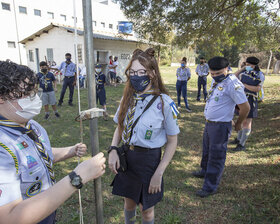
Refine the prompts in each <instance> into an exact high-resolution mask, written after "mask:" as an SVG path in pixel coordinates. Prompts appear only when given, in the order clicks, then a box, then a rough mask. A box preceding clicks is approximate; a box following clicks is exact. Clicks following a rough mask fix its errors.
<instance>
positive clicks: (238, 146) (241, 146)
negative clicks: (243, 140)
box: [232, 144, 246, 152]
mask: <svg viewBox="0 0 280 224" xmlns="http://www.w3.org/2000/svg"><path fill="white" fill-rule="evenodd" d="M232 150H233V151H235V152H238V151H245V150H246V148H245V146H243V145H241V144H238V145H237V146H236V147H235V148H234V149H232Z"/></svg>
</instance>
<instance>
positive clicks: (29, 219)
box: [0, 61, 105, 224]
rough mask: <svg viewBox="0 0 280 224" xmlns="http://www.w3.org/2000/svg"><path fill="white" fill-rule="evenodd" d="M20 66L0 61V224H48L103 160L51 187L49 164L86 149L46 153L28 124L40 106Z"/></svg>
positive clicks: (46, 143) (44, 141) (38, 130)
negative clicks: (58, 209)
mask: <svg viewBox="0 0 280 224" xmlns="http://www.w3.org/2000/svg"><path fill="white" fill-rule="evenodd" d="M36 82H37V77H36V75H35V74H34V72H33V71H31V69H29V68H28V67H26V66H23V65H18V64H15V63H12V62H3V61H0V217H1V218H0V224H7V223H20V224H31V223H40V224H54V222H55V210H56V209H57V208H58V207H59V206H60V205H61V204H62V203H63V202H64V201H65V200H67V199H68V198H69V197H70V196H71V195H72V194H73V193H74V192H75V191H76V190H77V189H80V188H81V187H82V186H83V184H85V183H87V182H88V181H90V180H92V179H94V178H97V177H99V176H100V175H102V174H103V173H104V168H105V158H104V155H103V154H98V155H97V156H95V157H93V158H92V159H89V160H87V161H84V162H82V163H81V164H80V165H78V166H77V167H76V168H75V169H74V171H73V172H71V173H70V174H69V175H67V176H66V177H64V178H63V179H61V180H60V181H58V182H57V183H56V180H55V173H54V171H53V164H54V163H56V162H59V161H63V160H65V159H68V158H71V157H74V156H79V157H81V156H83V155H85V153H86V150H87V147H86V145H84V144H82V143H78V144H76V145H73V146H69V147H62V148H54V147H51V144H50V140H49V138H48V135H47V132H46V131H45V129H44V128H43V127H42V126H41V125H40V124H39V123H37V122H36V121H34V120H33V119H32V118H33V117H34V116H36V115H37V114H39V113H40V110H41V107H42V102H41V100H40V98H39V96H38V95H37V94H36V89H35V85H36Z"/></svg>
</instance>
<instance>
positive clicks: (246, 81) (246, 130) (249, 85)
mask: <svg viewBox="0 0 280 224" xmlns="http://www.w3.org/2000/svg"><path fill="white" fill-rule="evenodd" d="M258 64H259V59H258V58H256V57H248V58H247V59H246V66H245V67H243V68H241V69H240V70H239V71H237V72H236V73H235V75H236V76H237V77H238V78H239V79H240V81H241V82H242V83H243V85H244V86H245V93H246V96H247V98H248V102H249V104H250V107H251V109H250V112H249V114H248V116H247V119H246V120H245V121H244V122H243V125H242V127H243V128H242V130H240V131H239V132H238V136H237V138H236V139H235V140H234V143H236V144H237V146H236V148H235V149H233V150H234V151H241V150H245V149H246V148H245V143H246V141H247V139H248V137H249V135H250V133H251V127H252V122H253V118H256V117H257V116H258V92H259V91H260V90H261V88H262V83H263V81H264V75H263V73H262V72H261V71H260V68H259V66H258Z"/></svg>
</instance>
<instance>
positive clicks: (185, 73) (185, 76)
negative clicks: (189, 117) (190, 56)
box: [176, 57, 191, 112]
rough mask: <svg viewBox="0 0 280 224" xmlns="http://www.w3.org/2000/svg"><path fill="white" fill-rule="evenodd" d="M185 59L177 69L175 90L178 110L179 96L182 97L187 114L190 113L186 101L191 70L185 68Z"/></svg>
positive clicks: (184, 58) (179, 105) (179, 104)
mask: <svg viewBox="0 0 280 224" xmlns="http://www.w3.org/2000/svg"><path fill="white" fill-rule="evenodd" d="M186 64H187V59H186V57H183V59H182V61H181V67H180V68H178V69H177V72H176V76H177V82H176V90H177V100H178V108H180V107H181V95H183V98H184V102H185V106H186V110H187V111H188V112H191V109H190V108H189V105H188V99H187V82H188V81H189V80H190V78H191V70H190V68H188V67H187V66H186Z"/></svg>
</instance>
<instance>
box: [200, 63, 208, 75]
mask: <svg viewBox="0 0 280 224" xmlns="http://www.w3.org/2000/svg"><path fill="white" fill-rule="evenodd" d="M198 66H199V67H198V69H199V71H200V72H201V73H203V74H202V76H205V75H204V73H206V71H207V66H206V64H205V63H204V64H203V65H198ZM199 75H201V74H199Z"/></svg>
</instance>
